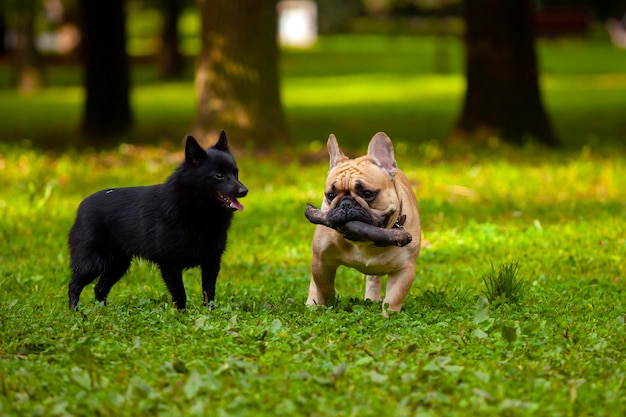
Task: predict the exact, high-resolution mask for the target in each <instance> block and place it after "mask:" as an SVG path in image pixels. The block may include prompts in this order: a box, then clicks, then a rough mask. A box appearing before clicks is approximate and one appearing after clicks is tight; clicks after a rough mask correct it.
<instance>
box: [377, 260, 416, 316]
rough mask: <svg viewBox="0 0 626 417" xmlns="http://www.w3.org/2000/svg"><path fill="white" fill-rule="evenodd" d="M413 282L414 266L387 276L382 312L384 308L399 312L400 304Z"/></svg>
mask: <svg viewBox="0 0 626 417" xmlns="http://www.w3.org/2000/svg"><path fill="white" fill-rule="evenodd" d="M413 281H415V265H413V267H409V268H405V269H402V270H400V271H397V272H394V273H391V274H389V277H388V278H387V288H386V289H385V299H384V300H383V312H385V310H386V308H385V307H387V309H388V310H389V311H400V309H401V308H402V302H403V301H404V299H405V298H406V296H407V295H408V294H409V291H410V290H411V285H413Z"/></svg>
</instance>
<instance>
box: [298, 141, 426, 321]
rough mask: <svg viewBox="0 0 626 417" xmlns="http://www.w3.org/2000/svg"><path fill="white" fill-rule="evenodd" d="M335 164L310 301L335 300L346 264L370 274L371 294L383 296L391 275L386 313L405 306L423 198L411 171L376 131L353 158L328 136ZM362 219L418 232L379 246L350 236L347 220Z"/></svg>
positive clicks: (316, 245)
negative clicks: (408, 174)
mask: <svg viewBox="0 0 626 417" xmlns="http://www.w3.org/2000/svg"><path fill="white" fill-rule="evenodd" d="M328 153H329V154H330V169H329V171H328V177H327V179H326V189H325V197H324V201H323V203H322V207H321V212H322V213H324V214H325V216H326V224H329V225H332V227H327V226H325V225H318V226H316V228H315V234H314V235H313V242H312V252H313V259H312V265H311V270H312V278H311V284H310V286H309V296H308V299H307V305H313V304H330V305H332V304H334V303H335V273H336V271H337V268H338V267H339V266H340V265H345V266H348V267H351V268H355V269H357V270H358V271H360V272H362V273H363V274H366V286H365V299H370V300H373V301H381V300H382V298H381V284H382V280H383V276H385V275H388V278H387V285H386V291H385V298H384V300H382V301H383V303H382V308H383V314H385V315H387V309H388V310H390V311H400V309H401V308H402V302H403V301H404V299H405V297H406V296H407V294H408V293H409V290H410V289H411V285H412V284H413V280H414V279H415V263H416V261H417V257H418V256H419V251H420V238H421V228H420V219H419V210H418V203H417V198H416V197H415V194H414V193H413V190H412V189H411V185H410V184H409V181H408V179H407V178H406V176H405V175H404V174H403V173H402V171H400V170H399V169H398V167H397V164H396V161H395V157H394V152H393V144H392V143H391V139H389V137H388V136H387V135H386V134H385V133H382V132H379V133H377V134H376V135H374V137H373V138H372V140H371V141H370V143H369V147H368V150H367V155H365V156H361V157H359V158H356V159H350V158H348V157H347V156H346V155H345V154H344V153H343V152H342V151H341V149H339V145H338V143H337V139H336V138H335V136H334V135H332V134H331V135H330V137H329V138H328ZM348 221H360V222H364V223H367V224H371V225H374V226H377V227H382V228H387V229H391V228H394V227H403V228H404V230H406V231H407V232H409V233H410V234H411V235H412V240H411V242H410V243H409V244H407V245H405V246H402V247H399V246H385V247H380V246H376V245H375V244H374V243H372V242H370V241H362V240H359V241H354V240H348V239H347V238H346V237H344V236H342V233H341V232H340V231H337V230H336V229H335V226H337V228H338V229H339V230H341V224H343V223H346V222H348Z"/></svg>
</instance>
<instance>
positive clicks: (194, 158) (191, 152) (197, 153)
mask: <svg viewBox="0 0 626 417" xmlns="http://www.w3.org/2000/svg"><path fill="white" fill-rule="evenodd" d="M204 158H206V152H205V151H204V149H202V146H200V144H199V143H198V141H197V140H196V139H195V138H194V137H193V136H191V135H189V136H187V142H186V143H185V162H187V163H190V164H193V165H196V164H198V163H199V162H200V161H201V160H203V159H204Z"/></svg>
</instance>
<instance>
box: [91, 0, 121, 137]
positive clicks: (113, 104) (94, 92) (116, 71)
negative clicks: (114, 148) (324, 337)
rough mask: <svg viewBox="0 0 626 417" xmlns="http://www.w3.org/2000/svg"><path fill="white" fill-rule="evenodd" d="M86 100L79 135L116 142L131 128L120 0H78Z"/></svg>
mask: <svg viewBox="0 0 626 417" xmlns="http://www.w3.org/2000/svg"><path fill="white" fill-rule="evenodd" d="M79 9H80V21H81V56H82V59H83V65H84V80H83V85H84V88H85V93H86V98H85V106H84V111H83V119H82V126H81V132H82V134H83V135H84V136H85V137H86V138H87V140H88V141H93V142H94V143H101V142H107V141H111V140H119V139H120V137H121V135H123V134H125V133H126V132H127V131H128V130H129V129H130V127H131V125H132V117H131V108H130V99H129V93H130V79H129V78H130V77H129V71H130V69H129V60H128V54H127V52H126V27H125V23H126V22H125V21H126V16H125V12H124V0H106V1H94V0H81V1H80V3H79Z"/></svg>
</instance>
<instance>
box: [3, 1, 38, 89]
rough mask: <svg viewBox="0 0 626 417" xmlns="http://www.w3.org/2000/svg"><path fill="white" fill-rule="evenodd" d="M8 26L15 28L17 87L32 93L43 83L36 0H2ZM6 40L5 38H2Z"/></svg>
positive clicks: (14, 52) (14, 57) (14, 56)
mask: <svg viewBox="0 0 626 417" xmlns="http://www.w3.org/2000/svg"><path fill="white" fill-rule="evenodd" d="M0 6H1V7H2V8H3V9H4V10H3V14H4V15H5V16H6V18H7V23H8V24H7V26H8V27H9V28H11V29H13V36H14V38H13V39H14V45H13V46H14V51H12V53H13V67H14V69H15V74H16V87H17V90H18V91H19V92H21V93H32V92H34V91H36V90H38V89H39V88H41V86H42V84H43V77H42V67H43V63H42V60H41V58H40V56H39V53H38V52H37V48H36V47H35V16H36V14H37V7H38V2H37V1H36V0H0ZM2 41H4V39H2Z"/></svg>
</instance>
